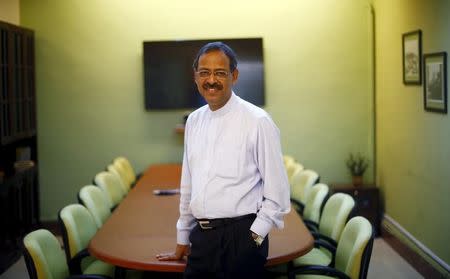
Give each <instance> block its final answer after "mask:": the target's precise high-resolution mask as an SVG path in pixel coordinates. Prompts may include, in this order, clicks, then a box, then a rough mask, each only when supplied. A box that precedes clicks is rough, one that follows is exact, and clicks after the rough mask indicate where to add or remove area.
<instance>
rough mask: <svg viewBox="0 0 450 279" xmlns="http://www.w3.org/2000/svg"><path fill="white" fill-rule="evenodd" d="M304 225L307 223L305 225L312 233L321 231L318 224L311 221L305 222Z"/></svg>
mask: <svg viewBox="0 0 450 279" xmlns="http://www.w3.org/2000/svg"><path fill="white" fill-rule="evenodd" d="M303 223H305V225H306V226H307V227H308V229H309V230H310V231H311V232H316V231H318V230H319V225H318V224H317V223H316V222H313V221H310V220H303Z"/></svg>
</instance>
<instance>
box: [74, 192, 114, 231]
mask: <svg viewBox="0 0 450 279" xmlns="http://www.w3.org/2000/svg"><path fill="white" fill-rule="evenodd" d="M78 200H79V202H80V203H81V204H82V205H84V206H85V207H86V208H87V209H88V210H89V212H90V213H91V214H92V216H93V218H94V221H95V224H96V225H97V227H98V228H100V227H101V226H102V225H103V224H104V223H105V221H106V220H107V219H108V218H109V216H111V205H110V202H109V201H108V198H107V196H106V193H105V192H104V191H103V190H101V189H100V188H99V187H97V186H94V185H86V186H84V187H83V188H81V190H80V192H79V193H78Z"/></svg>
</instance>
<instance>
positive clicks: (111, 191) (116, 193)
mask: <svg viewBox="0 0 450 279" xmlns="http://www.w3.org/2000/svg"><path fill="white" fill-rule="evenodd" d="M94 182H95V184H96V185H97V186H99V187H100V188H101V189H102V190H103V191H105V193H107V196H108V198H109V201H110V203H111V206H112V207H111V208H114V207H116V206H117V205H118V204H119V203H120V202H121V201H122V199H123V198H124V196H125V194H126V192H125V191H124V189H123V187H122V185H121V183H120V180H119V179H118V178H117V176H116V175H114V174H112V173H110V172H107V171H102V172H99V173H98V174H97V175H95V178H94Z"/></svg>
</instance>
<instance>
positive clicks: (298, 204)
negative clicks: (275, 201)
mask: <svg viewBox="0 0 450 279" xmlns="http://www.w3.org/2000/svg"><path fill="white" fill-rule="evenodd" d="M291 202H292V203H293V204H294V207H295V211H297V213H298V214H299V215H300V216H302V215H303V209H304V208H305V205H304V204H303V203H302V202H300V201H298V200H296V199H291Z"/></svg>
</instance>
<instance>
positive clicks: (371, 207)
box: [331, 183, 381, 236]
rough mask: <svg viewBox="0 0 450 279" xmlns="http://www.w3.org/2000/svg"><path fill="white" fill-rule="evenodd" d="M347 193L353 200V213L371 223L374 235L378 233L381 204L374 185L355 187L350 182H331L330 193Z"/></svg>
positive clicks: (377, 190)
mask: <svg viewBox="0 0 450 279" xmlns="http://www.w3.org/2000/svg"><path fill="white" fill-rule="evenodd" d="M337 192H341V193H347V194H349V195H351V196H352V197H353V198H354V200H355V203H356V205H355V210H354V215H355V216H357V215H359V216H363V217H365V218H367V219H368V220H369V221H370V223H372V225H373V228H374V231H375V235H376V236H378V235H380V224H381V206H380V192H379V189H378V187H376V186H374V185H362V186H359V187H355V186H353V185H351V184H339V183H334V184H331V193H337Z"/></svg>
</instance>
